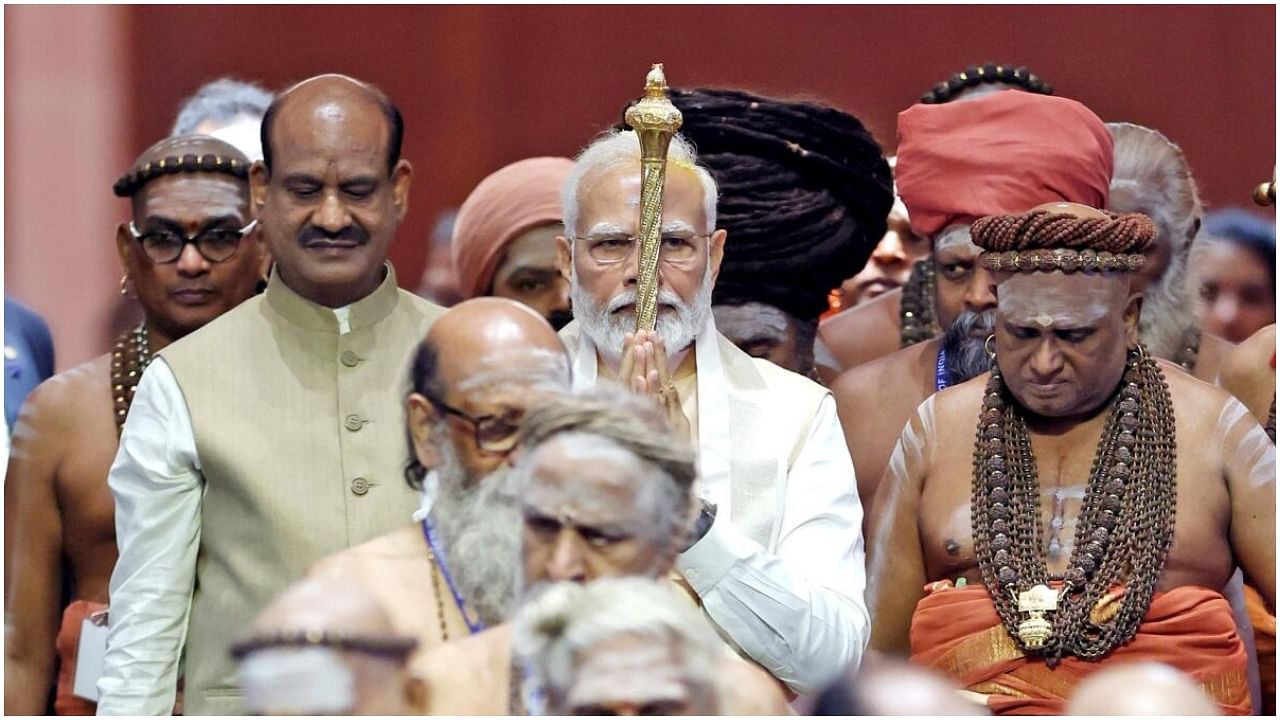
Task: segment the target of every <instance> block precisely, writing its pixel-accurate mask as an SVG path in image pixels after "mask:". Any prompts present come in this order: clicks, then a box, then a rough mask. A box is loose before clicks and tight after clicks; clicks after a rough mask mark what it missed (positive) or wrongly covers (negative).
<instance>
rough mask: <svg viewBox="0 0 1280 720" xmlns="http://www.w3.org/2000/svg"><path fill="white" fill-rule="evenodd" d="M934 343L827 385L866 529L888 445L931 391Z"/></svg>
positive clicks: (890, 447) (901, 352) (861, 367)
mask: <svg viewBox="0 0 1280 720" xmlns="http://www.w3.org/2000/svg"><path fill="white" fill-rule="evenodd" d="M940 342H941V341H940V340H930V341H928V342H923V343H917V344H915V345H912V346H911V347H908V348H904V349H902V350H899V351H897V352H895V353H893V354H891V355H887V356H885V357H882V358H880V359H878V360H874V361H872V362H869V363H866V364H865V365H859V366H858V367H856V368H852V369H850V370H847V371H845V372H843V373H841V374H840V377H838V378H836V381H835V382H834V383H832V385H831V394H832V395H833V396H834V397H835V401H836V411H837V413H838V414H839V416H840V425H841V427H842V428H843V429H844V436H845V442H846V443H847V444H848V446H849V454H850V455H852V456H853V467H854V471H855V474H856V476H857V479H858V497H859V499H861V501H862V507H863V509H864V510H865V511H866V514H865V515H864V517H863V530H864V532H865V531H866V530H867V529H868V528H870V526H871V520H872V516H871V511H872V503H873V501H874V500H875V495H876V488H877V487H879V485H880V478H881V476H882V475H883V474H884V469H885V467H886V466H887V465H888V464H889V456H890V454H891V453H892V452H893V446H894V443H896V442H897V441H898V437H899V436H900V435H901V434H902V429H903V427H905V426H906V424H907V422H908V421H909V420H910V419H911V415H912V413H914V412H915V410H916V407H917V406H918V405H919V404H920V403H921V402H923V401H924V399H925V398H927V397H928V396H929V395H931V394H933V392H934V366H935V362H936V359H937V354H938V345H939V343H940Z"/></svg>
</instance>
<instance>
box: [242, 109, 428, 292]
mask: <svg viewBox="0 0 1280 720" xmlns="http://www.w3.org/2000/svg"><path fill="white" fill-rule="evenodd" d="M390 135H391V128H390V123H389V122H388V120H387V118H386V116H385V115H384V114H383V113H382V112H381V110H380V109H379V108H378V106H377V104H376V103H375V102H374V101H373V100H371V99H369V98H366V97H351V96H348V97H338V98H326V99H322V100H320V101H318V102H317V101H312V100H310V99H309V98H294V99H292V100H288V101H285V102H284V103H283V104H282V105H281V107H280V110H279V113H278V115H277V116H276V118H275V121H274V124H273V126H272V144H271V149H272V160H271V163H272V167H271V173H270V176H268V175H267V174H266V171H265V168H264V167H263V166H262V165H261V164H258V165H255V166H254V170H253V182H254V205H255V209H256V210H257V213H258V217H259V220H260V222H261V223H262V231H263V235H264V236H265V238H266V242H267V247H268V249H270V251H271V254H272V256H273V257H274V258H275V260H276V264H277V267H278V268H279V271H280V274H281V277H282V278H283V279H284V281H285V283H286V284H287V285H288V286H289V287H290V288H292V289H293V290H294V291H295V292H297V293H299V294H300V295H302V296H303V297H305V298H307V299H309V300H312V301H313V302H317V303H320V304H323V305H328V306H331V307H336V306H341V305H346V304H349V303H351V302H354V301H356V300H359V299H360V298H362V297H364V296H365V295H368V294H369V293H370V292H372V291H373V290H374V289H376V288H377V286H378V284H379V283H380V282H381V280H382V276H383V262H384V261H385V260H386V259H387V252H388V249H389V246H390V244H391V240H392V238H393V237H394V235H395V231H396V227H397V226H398V225H399V224H400V221H401V220H403V219H404V215H405V212H406V211H407V209H408V192H409V179H410V175H411V172H412V171H411V169H410V167H409V164H408V163H407V162H405V161H403V160H401V161H400V162H399V163H398V164H397V165H396V166H395V167H394V168H388V167H387V145H388V142H389V141H390Z"/></svg>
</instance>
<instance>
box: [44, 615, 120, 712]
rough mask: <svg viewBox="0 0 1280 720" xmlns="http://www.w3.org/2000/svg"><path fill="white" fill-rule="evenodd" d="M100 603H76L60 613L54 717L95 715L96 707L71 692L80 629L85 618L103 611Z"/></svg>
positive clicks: (56, 641) (94, 704) (55, 642)
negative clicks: (60, 624) (60, 623)
mask: <svg viewBox="0 0 1280 720" xmlns="http://www.w3.org/2000/svg"><path fill="white" fill-rule="evenodd" d="M106 609H107V606H106V605H103V604H102V603H97V602H90V601H88V600H76V601H74V602H72V603H71V604H70V605H68V606H67V609H66V610H64V611H63V612H62V626H61V627H59V628H58V638H57V640H55V641H54V645H55V647H57V650H58V692H57V694H56V695H55V696H54V699H53V712H54V714H55V715H94V714H96V711H97V708H98V704H97V703H95V702H93V701H91V700H85V699H84V698H82V697H77V696H76V695H73V694H72V692H71V688H72V687H73V685H74V683H75V679H76V657H77V655H78V654H79V651H80V625H81V623H83V622H84V620H85V618H87V617H89V616H90V615H92V614H94V613H96V612H98V611H99V610H106Z"/></svg>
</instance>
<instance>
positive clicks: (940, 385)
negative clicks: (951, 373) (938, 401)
mask: <svg viewBox="0 0 1280 720" xmlns="http://www.w3.org/2000/svg"><path fill="white" fill-rule="evenodd" d="M950 384H951V383H949V382H947V349H946V348H945V347H939V348H938V367H937V368H936V369H935V370H934V371H933V386H934V387H935V388H937V389H938V391H939V392H941V391H943V390H946V389H947V386H948V385H950Z"/></svg>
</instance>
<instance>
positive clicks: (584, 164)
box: [560, 130, 719, 238]
mask: <svg viewBox="0 0 1280 720" xmlns="http://www.w3.org/2000/svg"><path fill="white" fill-rule="evenodd" d="M624 164H630V165H632V166H633V167H635V169H636V172H639V171H640V138H639V137H638V136H637V135H636V134H635V132H634V131H632V130H612V131H609V132H607V133H604V134H602V135H600V136H599V137H597V138H596V139H595V140H592V141H591V144H590V145H588V146H587V147H586V148H585V149H583V151H582V152H581V153H580V154H579V155H578V157H577V158H576V159H575V160H574V161H573V170H571V171H570V172H569V177H568V178H567V179H566V180H565V181H564V187H563V188H562V189H561V192H560V206H561V208H562V209H563V211H564V227H565V231H564V234H565V236H566V237H569V238H573V237H574V236H576V235H577V226H578V201H579V199H580V196H581V194H582V191H583V189H584V188H583V182H584V181H586V180H587V178H588V177H590V178H591V179H592V180H594V179H595V177H594V176H596V175H598V174H599V173H601V172H603V171H605V170H608V169H610V168H613V167H616V166H618V165H624ZM673 165H674V166H677V167H683V168H686V169H688V170H691V171H692V172H693V174H694V175H696V176H697V177H698V182H699V183H701V185H702V204H703V208H704V210H705V212H706V215H707V226H706V227H705V228H704V229H703V232H706V233H710V232H712V231H714V230H715V227H716V198H717V196H718V194H719V191H718V190H717V189H716V181H715V178H713V177H711V173H710V172H708V171H707V169H706V168H704V167H702V166H701V165H699V164H698V153H697V151H695V150H694V148H693V144H692V143H690V142H689V141H688V140H686V139H684V137H683V136H681V135H679V134H677V135H675V136H673V137H672V138H671V145H670V147H668V148H667V166H668V167H671V166H673Z"/></svg>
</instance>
